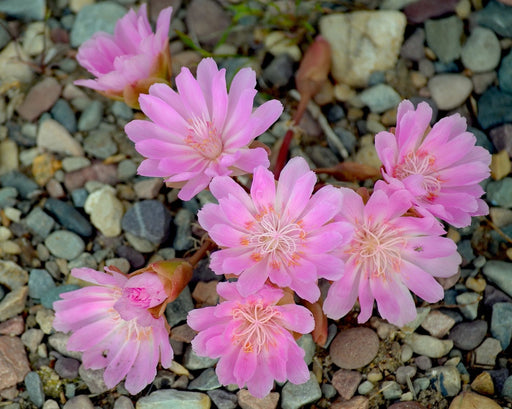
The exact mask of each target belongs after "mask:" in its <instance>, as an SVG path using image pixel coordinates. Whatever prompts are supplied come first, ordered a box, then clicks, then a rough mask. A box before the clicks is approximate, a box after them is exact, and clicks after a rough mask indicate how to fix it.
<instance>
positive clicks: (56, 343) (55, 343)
mask: <svg viewBox="0 0 512 409" xmlns="http://www.w3.org/2000/svg"><path fill="white" fill-rule="evenodd" d="M70 336H71V334H64V333H62V332H57V333H55V334H53V335H50V336H49V337H48V344H50V346H51V347H52V348H53V349H55V350H56V351H57V352H58V353H59V354H61V355H64V356H69V357H71V358H75V359H80V360H81V359H82V353H81V352H76V351H68V349H67V348H66V345H67V343H68V340H69V337H70Z"/></svg>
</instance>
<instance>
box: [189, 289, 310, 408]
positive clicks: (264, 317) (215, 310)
mask: <svg viewBox="0 0 512 409" xmlns="http://www.w3.org/2000/svg"><path fill="white" fill-rule="evenodd" d="M217 292H218V293H219V295H220V296H221V297H222V298H223V299H224V300H225V301H223V302H221V303H220V304H219V305H217V306H215V307H206V308H201V309H198V310H192V311H190V312H189V313H188V318H187V322H188V325H189V326H190V327H191V328H192V329H194V330H196V331H199V334H198V335H197V336H196V337H195V338H194V339H193V340H192V348H193V349H194V352H195V353H196V354H197V355H200V356H209V357H210V358H220V360H219V362H218V363H217V369H216V373H217V377H218V378H219V382H220V383H222V384H224V385H228V384H237V385H238V386H239V387H240V388H242V387H243V386H245V385H247V388H248V389H249V392H250V393H251V394H252V395H253V396H255V397H258V398H263V397H265V396H266V395H268V393H269V392H270V390H271V389H272V386H273V384H274V379H275V380H276V381H278V382H284V381H286V380H289V381H290V382H292V383H295V384H301V383H304V382H307V381H308V379H309V370H308V367H307V365H306V362H305V361H304V350H303V349H302V348H300V347H299V346H298V345H297V343H296V342H295V339H294V337H293V335H292V332H298V333H300V334H307V333H309V332H311V331H312V330H313V327H314V319H313V315H312V314H311V312H309V311H308V310H307V309H306V308H305V307H302V306H299V305H295V304H284V305H278V302H279V301H280V300H281V298H282V297H283V291H282V290H281V289H278V288H274V287H271V286H268V285H265V286H264V287H263V288H261V289H260V290H259V291H258V292H257V293H255V294H252V295H250V296H248V297H242V296H241V295H240V293H239V292H238V290H237V286H236V284H235V283H227V282H223V283H219V284H218V285H217Z"/></svg>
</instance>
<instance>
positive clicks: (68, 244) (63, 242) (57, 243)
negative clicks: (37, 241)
mask: <svg viewBox="0 0 512 409" xmlns="http://www.w3.org/2000/svg"><path fill="white" fill-rule="evenodd" d="M44 244H45V246H46V247H47V248H48V250H49V251H50V253H52V254H53V255H54V256H55V257H59V258H63V259H66V260H73V259H74V258H77V257H78V256H79V255H80V253H82V251H84V248H85V244H84V241H83V240H82V239H81V238H80V236H78V235H77V234H75V233H72V232H70V231H66V230H57V231H54V232H53V233H51V234H50V235H49V236H48V237H47V238H46V240H45V241H44Z"/></svg>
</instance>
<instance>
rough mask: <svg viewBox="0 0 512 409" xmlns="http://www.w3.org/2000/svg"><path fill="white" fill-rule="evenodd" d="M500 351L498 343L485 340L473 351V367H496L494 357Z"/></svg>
mask: <svg viewBox="0 0 512 409" xmlns="http://www.w3.org/2000/svg"><path fill="white" fill-rule="evenodd" d="M501 351H502V349H501V344H500V341H498V340H497V339H494V338H487V339H486V340H485V341H484V342H482V344H481V345H480V346H479V347H478V348H477V349H475V365H480V366H485V367H488V368H493V367H494V366H495V365H496V356H497V355H498V354H499V353H500V352H501Z"/></svg>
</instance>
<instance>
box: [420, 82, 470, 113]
mask: <svg viewBox="0 0 512 409" xmlns="http://www.w3.org/2000/svg"><path fill="white" fill-rule="evenodd" d="M428 89H429V91H430V93H431V94H432V99H433V100H434V102H435V103H436V105H437V107H438V108H439V109H442V110H449V109H454V108H457V107H458V106H460V105H462V104H463V103H464V101H466V99H467V98H468V96H469V94H471V91H472V90H473V82H471V80H470V79H469V78H468V77H465V76H464V75H460V74H439V75H436V76H435V77H433V78H431V79H430V80H429V82H428Z"/></svg>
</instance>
